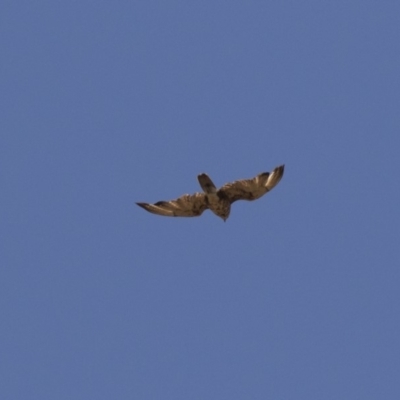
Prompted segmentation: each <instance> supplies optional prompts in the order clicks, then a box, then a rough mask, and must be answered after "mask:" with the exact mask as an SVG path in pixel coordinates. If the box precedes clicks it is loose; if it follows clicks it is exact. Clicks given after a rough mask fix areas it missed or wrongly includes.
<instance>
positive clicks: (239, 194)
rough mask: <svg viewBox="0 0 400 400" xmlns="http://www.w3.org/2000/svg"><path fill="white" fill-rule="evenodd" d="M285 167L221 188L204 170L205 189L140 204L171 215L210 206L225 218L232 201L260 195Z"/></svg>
mask: <svg viewBox="0 0 400 400" xmlns="http://www.w3.org/2000/svg"><path fill="white" fill-rule="evenodd" d="M284 170H285V165H280V166H278V167H276V168H274V169H273V171H272V172H262V173H260V174H258V175H257V176H255V177H254V178H251V179H241V180H237V181H234V182H230V183H226V184H225V185H223V186H222V187H221V188H220V189H217V187H216V186H215V185H214V183H213V181H212V180H211V179H210V177H209V176H208V175H207V174H205V173H202V174H200V175H198V176H197V179H198V181H199V183H200V186H201V188H202V189H203V192H202V193H194V194H192V195H190V194H184V195H182V196H181V197H179V198H177V199H175V200H170V201H158V202H157V203H154V204H149V203H136V204H137V205H138V206H139V207H142V208H144V209H145V210H146V211H148V212H150V213H153V214H157V215H163V216H167V217H198V216H200V215H201V214H202V213H203V212H204V211H205V210H207V209H210V210H211V211H212V212H213V213H214V214H215V215H217V216H218V217H220V218H222V219H223V220H224V222H225V221H226V220H227V219H228V217H229V214H230V211H231V204H232V203H234V202H235V201H237V200H257V199H259V198H260V197H262V196H263V195H264V194H265V193H267V192H269V191H270V190H271V189H273V188H274V187H275V186H276V185H277V184H278V183H279V181H280V180H281V179H282V176H283V172H284Z"/></svg>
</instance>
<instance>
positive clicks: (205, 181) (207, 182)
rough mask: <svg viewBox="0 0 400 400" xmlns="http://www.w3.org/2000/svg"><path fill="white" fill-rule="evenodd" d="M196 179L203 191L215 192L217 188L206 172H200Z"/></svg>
mask: <svg viewBox="0 0 400 400" xmlns="http://www.w3.org/2000/svg"><path fill="white" fill-rule="evenodd" d="M197 179H198V180H199V183H200V186H201V188H202V189H203V191H204V192H205V193H207V194H212V193H217V188H216V187H215V185H214V183H213V181H212V180H211V179H210V177H209V176H208V175H207V174H200V175H199V176H198V177H197Z"/></svg>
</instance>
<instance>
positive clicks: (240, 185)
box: [218, 165, 285, 203]
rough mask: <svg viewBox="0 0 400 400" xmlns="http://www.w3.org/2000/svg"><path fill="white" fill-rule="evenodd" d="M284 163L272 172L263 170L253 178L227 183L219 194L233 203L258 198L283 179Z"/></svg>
mask: <svg viewBox="0 0 400 400" xmlns="http://www.w3.org/2000/svg"><path fill="white" fill-rule="evenodd" d="M284 169H285V166H284V165H281V166H279V167H276V168H275V169H274V170H273V171H272V172H271V173H269V172H263V173H261V174H259V175H257V176H256V177H255V178H252V179H242V180H240V181H235V182H231V183H227V184H225V185H224V186H222V187H221V189H219V191H218V194H219V195H220V196H221V197H225V198H227V199H228V200H229V201H230V202H231V203H233V202H234V201H236V200H256V199H259V198H260V197H261V196H263V195H264V194H265V193H267V192H269V191H270V190H271V189H272V188H274V187H275V186H276V185H277V184H278V183H279V181H280V180H281V179H282V176H283V171H284Z"/></svg>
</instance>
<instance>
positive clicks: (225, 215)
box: [220, 210, 230, 222]
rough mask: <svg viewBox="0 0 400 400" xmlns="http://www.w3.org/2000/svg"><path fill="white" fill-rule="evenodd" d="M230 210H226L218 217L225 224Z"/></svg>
mask: <svg viewBox="0 0 400 400" xmlns="http://www.w3.org/2000/svg"><path fill="white" fill-rule="evenodd" d="M229 213H230V210H227V211H226V212H225V213H223V214H221V215H220V217H221V218H222V219H223V220H224V222H226V220H227V219H228V217H229Z"/></svg>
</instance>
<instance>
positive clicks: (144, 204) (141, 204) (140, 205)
mask: <svg viewBox="0 0 400 400" xmlns="http://www.w3.org/2000/svg"><path fill="white" fill-rule="evenodd" d="M136 204H137V205H138V206H139V207H142V208H144V209H145V210H146V206H147V203H136Z"/></svg>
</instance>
